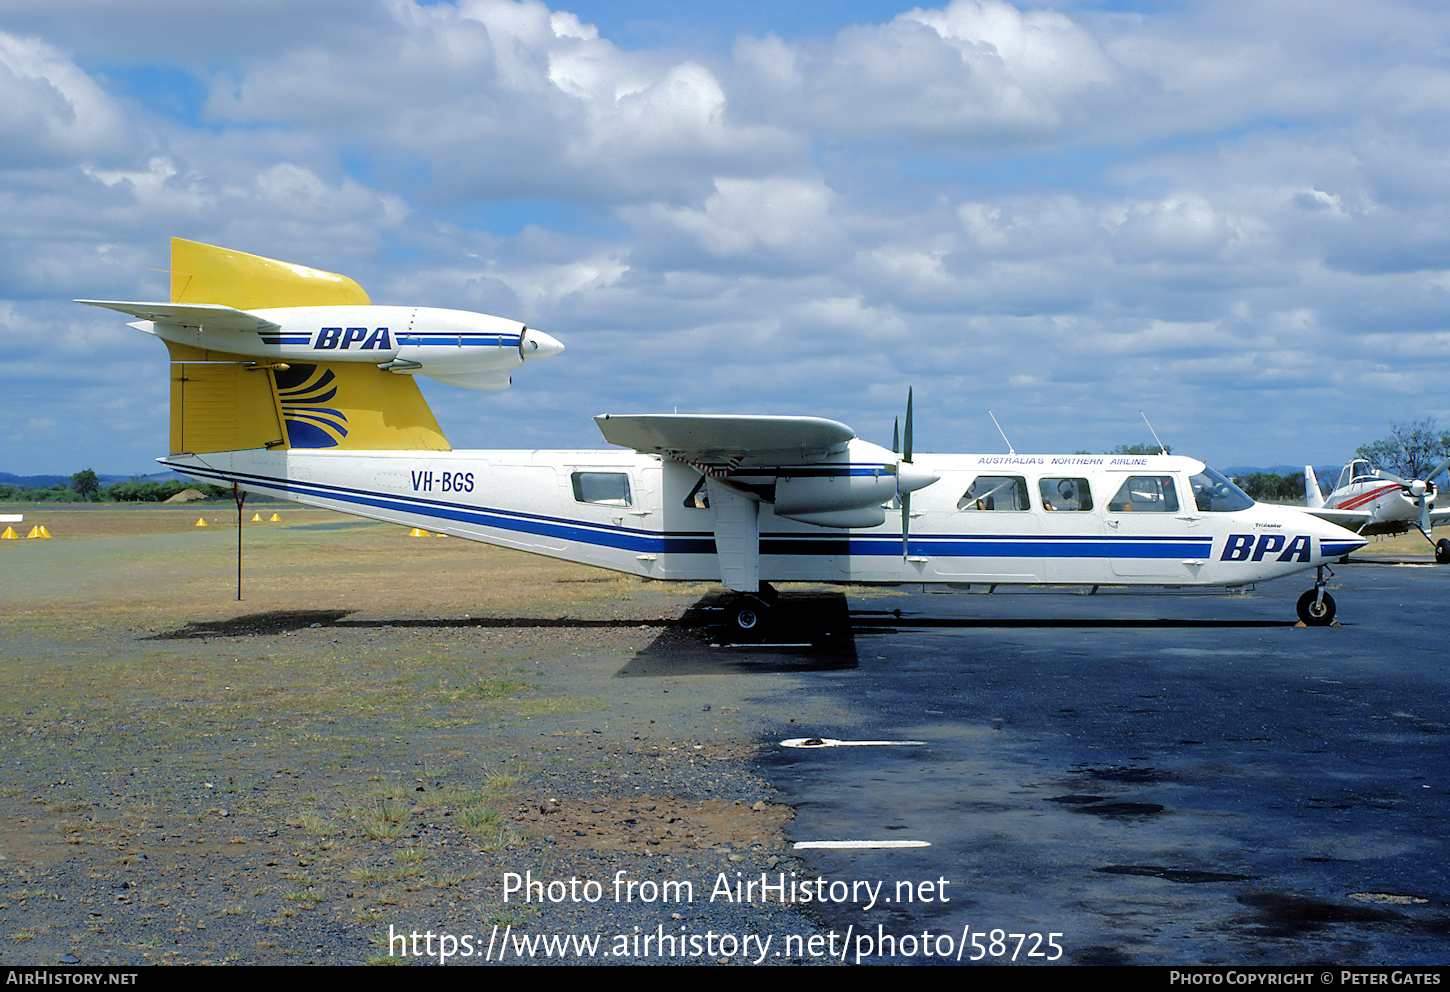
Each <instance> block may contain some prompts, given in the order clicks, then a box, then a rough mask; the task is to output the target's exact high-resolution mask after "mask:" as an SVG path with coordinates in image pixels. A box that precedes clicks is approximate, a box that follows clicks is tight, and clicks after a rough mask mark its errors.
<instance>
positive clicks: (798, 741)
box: [780, 737, 926, 747]
mask: <svg viewBox="0 0 1450 992" xmlns="http://www.w3.org/2000/svg"><path fill="white" fill-rule="evenodd" d="M925 744H926V741H838V740H835V739H834V738H831V737H792V738H791V739H790V740H785V741H781V742H780V746H781V747H921V746H923V745H925Z"/></svg>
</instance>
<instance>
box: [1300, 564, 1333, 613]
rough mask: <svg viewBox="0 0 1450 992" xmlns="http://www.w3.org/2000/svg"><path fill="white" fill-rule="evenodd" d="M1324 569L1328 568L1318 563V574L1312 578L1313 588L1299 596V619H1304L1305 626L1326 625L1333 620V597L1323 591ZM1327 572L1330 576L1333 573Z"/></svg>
mask: <svg viewBox="0 0 1450 992" xmlns="http://www.w3.org/2000/svg"><path fill="white" fill-rule="evenodd" d="M1326 571H1329V570H1328V569H1327V568H1325V567H1324V566H1323V565H1320V566H1319V573H1318V576H1317V577H1316V578H1315V579H1314V588H1313V589H1310V590H1309V591H1308V592H1306V593H1305V594H1304V595H1302V596H1300V597H1299V604H1298V611H1299V619H1300V620H1302V621H1304V626H1306V627H1328V626H1329V625H1330V624H1331V623H1333V622H1334V597H1333V596H1331V595H1329V593H1327V592H1325V591H1324V587H1325V585H1327V584H1328V580H1327V579H1325V577H1324V573H1325V572H1326ZM1329 574H1330V575H1331V576H1332V575H1333V574H1334V573H1333V572H1329Z"/></svg>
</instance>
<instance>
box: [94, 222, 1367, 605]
mask: <svg viewBox="0 0 1450 992" xmlns="http://www.w3.org/2000/svg"><path fill="white" fill-rule="evenodd" d="M171 297H172V299H171V300H170V301H169V302H167V303H127V302H115V301H83V302H88V303H95V304H96V305H100V306H106V307H110V308H112V309H116V310H120V311H122V312H125V313H128V314H131V315H134V316H137V317H140V318H142V320H141V322H140V323H138V324H137V325H134V326H138V327H140V328H141V329H142V330H145V331H147V332H149V333H152V334H154V335H156V336H157V337H159V338H161V339H162V340H164V341H165V342H166V344H167V347H168V349H169V350H170V352H171V362H172V364H171V370H172V371H171V444H170V450H171V454H170V455H168V456H167V457H166V458H163V459H161V461H162V463H163V464H165V465H167V466H168V467H170V468H173V469H175V470H176V471H178V472H182V473H184V474H186V475H189V476H192V477H193V478H197V479H200V480H203V481H206V482H211V483H217V484H223V485H232V484H234V485H236V486H237V487H239V488H240V489H241V490H244V491H247V492H256V493H265V494H268V495H273V496H280V497H283V498H286V499H290V500H294V501H297V502H299V503H306V504H312V505H316V506H323V507H329V508H332V509H337V510H342V511H345V512H348V513H353V514H357V515H359V516H363V517H369V518H373V519H376V520H385V521H390V522H393V523H398V524H402V525H404V526H408V527H419V528H423V529H428V530H432V531H436V532H439V533H443V534H449V535H453V536H456V537H461V538H467V539H470V540H475V541H481V542H484V543H487V544H494V545H500V546H503V547H509V548H516V549H518V550H521V551H529V552H534V553H536V554H542V555H548V556H551V557H555V558H563V559H567V560H570V561H576V562H583V563H586V564H590V565H597V566H599V567H602V568H607V569H613V570H615V571H620V572H627V573H631V574H635V575H639V576H645V577H649V578H655V579H666V580H689V581H702V580H703V581H718V582H722V583H723V584H724V585H725V586H727V587H728V588H729V589H731V590H733V591H735V592H736V593H737V594H738V595H737V597H736V599H735V600H734V605H733V607H732V608H731V610H730V612H729V617H730V621H731V623H732V624H734V625H735V626H736V627H737V628H739V629H740V630H741V631H742V632H749V631H751V630H752V629H759V628H760V627H761V626H762V625H763V621H765V619H766V618H767V617H768V616H769V615H770V612H771V610H772V607H773V603H774V601H775V597H774V592H773V589H772V588H771V586H770V583H771V582H789V581H806V582H829V583H870V584H885V585H890V584H901V583H911V584H917V583H928V584H943V585H950V586H956V587H961V586H970V585H976V584H983V585H1011V584H1051V585H1066V586H1082V587H1095V586H1101V585H1151V586H1165V587H1196V586H1197V587H1203V586H1208V587H1213V586H1217V587H1235V586H1245V585H1250V584H1253V583H1257V582H1263V581H1266V580H1269V579H1274V578H1279V577H1282V576H1286V575H1290V574H1293V573H1295V572H1301V571H1305V570H1309V569H1318V570H1319V572H1318V578H1317V579H1316V580H1315V584H1314V588H1313V589H1311V590H1309V591H1308V592H1306V593H1305V594H1304V595H1303V596H1302V597H1301V598H1300V601H1299V614H1300V617H1301V619H1303V620H1304V621H1305V622H1306V623H1310V624H1324V623H1328V622H1330V620H1331V619H1332V617H1333V615H1334V602H1333V599H1332V598H1331V597H1330V596H1329V595H1328V594H1327V593H1326V592H1325V591H1324V588H1323V586H1324V571H1325V569H1324V566H1326V565H1327V564H1328V563H1330V562H1332V561H1335V560H1337V559H1339V558H1340V557H1342V556H1344V555H1346V554H1348V553H1349V552H1350V551H1352V550H1354V549H1356V548H1358V547H1360V546H1361V545H1363V544H1364V543H1365V541H1364V539H1363V538H1361V537H1358V536H1356V535H1355V534H1352V533H1350V532H1348V531H1346V530H1344V529H1342V528H1340V527H1338V526H1336V525H1334V524H1332V523H1329V522H1327V521H1323V520H1320V519H1317V518H1315V517H1312V516H1309V515H1307V514H1305V513H1304V512H1303V511H1302V510H1294V509H1291V508H1283V507H1274V506H1264V505H1261V504H1257V503H1255V502H1254V501H1253V500H1252V499H1250V498H1249V497H1248V496H1246V495H1244V493H1243V492H1242V491H1240V490H1239V489H1238V488H1236V487H1235V486H1234V485H1233V484H1232V483H1230V482H1229V481H1228V480H1227V479H1225V478H1223V477H1222V476H1221V475H1219V474H1218V473H1217V472H1215V471H1213V470H1212V469H1211V468H1208V467H1207V466H1205V465H1204V464H1203V463H1202V462H1199V461H1196V460H1194V459H1192V458H1185V457H1182V456H1176V455H1154V456H1112V455H1102V456H1092V455H1017V454H1009V455H928V454H921V455H919V456H916V457H913V456H912V451H911V414H910V408H909V406H908V414H907V428H906V436H905V439H904V441H905V443H904V445H903V451H902V452H901V453H897V452H895V451H890V450H887V449H885V448H883V447H880V446H878V445H875V444H872V443H870V442H868V441H865V440H862V439H861V438H859V437H857V436H856V434H855V432H854V431H853V430H852V429H851V428H849V427H847V426H846V425H845V424H841V423H838V422H836V421H833V420H825V419H820V418H814V417H769V416H704V415H688V414H681V415H675V414H646V415H630V416H609V415H605V416H600V417H597V418H596V421H597V423H598V424H599V428H600V430H601V432H602V433H603V435H604V437H605V439H606V440H608V441H609V442H611V443H613V444H615V445H618V446H619V447H618V448H617V449H604V450H591V451H527V450H517V451H515V450H498V451H493V450H489V451H454V450H452V449H451V447H450V445H449V444H448V442H447V439H446V438H445V437H444V435H443V432H442V430H441V429H440V428H439V426H438V423H437V421H436V420H435V419H434V417H433V414H432V411H431V410H429V408H428V406H427V404H426V403H425V402H424V400H423V397H422V394H421V393H420V392H419V391H418V388H417V385H416V384H415V383H414V382H413V379H412V377H413V376H414V375H420V374H421V375H428V376H432V377H433V378H436V379H439V380H441V381H443V382H449V383H453V384H456V385H463V386H471V387H473V388H495V389H496V388H506V387H507V386H508V384H509V382H510V381H511V380H510V373H511V372H512V371H513V370H516V369H518V368H519V367H520V366H522V365H523V364H524V363H525V362H526V361H528V360H530V359H536V358H544V357H548V356H550V355H553V354H557V353H558V352H560V351H562V350H563V346H562V345H561V344H559V342H557V341H556V340H554V339H553V338H551V337H549V336H548V335H546V334H543V333H542V332H539V331H536V330H534V329H532V328H526V327H524V326H523V325H521V324H519V323H518V322H515V321H506V320H503V319H501V318H496V317H490V316H487V315H484V314H470V313H464V312H460V311H449V310H434V309H430V308H421V307H420V308H409V307H374V306H372V304H371V301H370V300H369V299H368V298H367V295H366V294H365V293H364V292H363V291H362V289H361V287H359V286H358V285H357V284H356V283H355V282H353V281H352V280H350V279H347V278H345V277H343V276H338V275H335V274H333V273H328V272H321V271H319V270H315V269H308V268H305V267H302V266H297V265H291V264H288V263H283V262H277V261H273V260H271V259H265V258H261V257H258V256H255V255H248V254H244V253H241V252H236V251H229V250H226V249H221V248H215V247H211V246H208V245H202V244H198V243H195V242H190V241H183V240H181V239H174V240H173V242H172V266H171Z"/></svg>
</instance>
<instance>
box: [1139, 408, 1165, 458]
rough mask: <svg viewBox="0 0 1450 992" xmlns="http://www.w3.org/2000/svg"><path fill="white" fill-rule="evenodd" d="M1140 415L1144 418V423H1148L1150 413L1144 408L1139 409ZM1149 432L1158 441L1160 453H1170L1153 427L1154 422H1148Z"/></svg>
mask: <svg viewBox="0 0 1450 992" xmlns="http://www.w3.org/2000/svg"><path fill="white" fill-rule="evenodd" d="M1138 416H1140V417H1142V418H1143V423H1145V424H1148V415H1147V414H1146V413H1144V412H1143V411H1142V410H1139V411H1138ZM1148 433H1149V434H1152V435H1153V440H1154V441H1157V442H1158V453H1159V454H1160V455H1166V454H1168V449H1167V448H1165V447H1163V442H1162V441H1158V432H1157V431H1155V430H1154V429H1153V425H1152V424H1148Z"/></svg>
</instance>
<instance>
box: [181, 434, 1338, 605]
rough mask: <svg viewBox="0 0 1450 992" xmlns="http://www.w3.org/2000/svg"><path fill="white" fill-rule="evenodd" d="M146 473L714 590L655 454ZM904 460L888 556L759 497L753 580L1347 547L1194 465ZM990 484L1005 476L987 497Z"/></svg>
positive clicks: (257, 459)
mask: <svg viewBox="0 0 1450 992" xmlns="http://www.w3.org/2000/svg"><path fill="white" fill-rule="evenodd" d="M161 461H162V463H163V464H165V465H167V466H169V467H171V468H173V469H175V470H177V471H179V472H183V473H185V474H187V475H190V476H193V477H195V478H197V479H200V480H202V481H206V482H212V483H218V484H230V483H232V482H236V483H237V484H238V485H240V486H241V488H243V489H245V490H247V491H250V492H257V493H265V494H268V495H273V496H280V497H284V498H286V499H290V500H294V501H296V502H299V503H306V504H311V505H315V506H323V507H329V508H332V509H336V510H341V511H344V512H347V513H352V514H356V515H358V516H362V517H369V518H372V519H375V520H383V521H389V522H392V523H397V524H401V525H403V526H407V527H419V528H423V529H426V530H431V531H436V532H439V533H444V534H449V535H453V536H456V537H461V538H467V539H470V540H476V541H481V542H484V543H487V544H494V545H501V546H504V547H509V548H516V549H518V550H520V551H529V552H534V553H536V554H542V555H548V556H551V557H555V558H563V559H567V560H570V561H576V562H582V563H586V564H590V565H597V566H599V567H602V568H608V569H613V570H615V571H620V572H627V573H631V574H635V575H640V576H647V577H650V578H656V579H669V580H696V581H699V580H705V581H719V580H720V578H721V561H720V560H719V558H718V557H717V554H716V531H715V522H714V519H713V515H712V511H711V509H709V508H708V507H707V506H705V505H702V503H703V500H702V499H701V498H700V493H701V491H702V490H701V479H702V476H701V474H700V472H699V471H697V470H696V469H695V468H693V467H691V466H690V465H687V464H683V463H681V462H677V461H674V460H671V459H669V458H661V457H660V456H658V455H642V454H638V453H635V452H633V451H628V450H590V451H514V450H500V451H450V452H395V451H379V452H328V451H295V450H294V451H281V452H268V451H260V450H249V451H234V452H219V453H213V454H207V455H201V456H196V455H172V456H170V457H168V458H164V459H161ZM913 466H914V467H915V468H916V469H917V470H919V471H922V472H930V473H934V474H935V475H937V476H938V477H939V478H938V481H936V482H935V483H932V484H930V485H927V486H925V487H924V488H922V489H919V490H918V491H916V492H915V493H913V494H912V497H911V504H910V516H911V523H910V540H909V549H908V552H907V553H906V554H905V555H904V554H903V548H902V536H901V515H900V512H899V510H891V509H888V510H887V512H886V515H885V522H884V523H881V524H879V525H877V526H872V527H850V528H846V527H835V528H832V527H823V526H817V525H815V524H812V523H805V522H801V521H798V520H789V519H782V518H780V517H778V516H776V514H775V513H774V511H773V507H772V505H771V503H770V502H769V501H768V500H767V499H763V501H762V502H761V504H760V507H759V514H758V519H759V576H760V578H761V579H762V580H765V581H773V582H781V581H811V582H845V583H853V582H854V583H872V584H892V583H917V582H925V583H943V584H952V585H962V584H971V583H994V584H1054V585H1056V584H1064V585H1153V586H1240V585H1246V584H1250V583H1255V582H1261V581H1265V580H1267V579H1272V578H1278V577H1280V576H1284V575H1289V574H1292V573H1294V572H1299V571H1303V570H1305V569H1309V568H1314V567H1316V566H1319V565H1323V564H1326V563H1328V562H1332V561H1335V560H1337V559H1339V558H1340V557H1341V556H1343V555H1345V554H1348V553H1349V552H1350V551H1352V550H1354V549H1356V548H1358V547H1360V546H1361V545H1363V544H1364V540H1363V539H1362V538H1359V537H1357V536H1355V535H1354V534H1352V533H1350V532H1348V531H1346V530H1344V529H1342V528H1340V527H1337V526H1335V525H1333V524H1330V523H1327V522H1325V521H1322V520H1319V519H1317V518H1314V517H1312V516H1309V515H1307V514H1305V513H1303V512H1301V511H1298V510H1295V509H1292V508H1286V507H1277V506H1267V505H1264V504H1258V503H1254V504H1252V505H1249V506H1247V507H1246V508H1243V509H1238V510H1235V511H1231V512H1212V511H1207V510H1204V509H1200V508H1199V507H1198V506H1196V505H1195V500H1194V495H1193V493H1194V490H1193V487H1192V484H1191V483H1190V479H1192V478H1193V477H1194V476H1195V473H1197V472H1200V471H1202V470H1203V464H1202V463H1201V462H1197V461H1195V460H1194V459H1190V458H1185V457H1181V456H1112V455H919V456H917V458H916V459H915V461H914V463H913ZM779 471H780V474H781V476H782V479H784V478H785V477H786V476H788V475H792V474H794V473H796V472H798V471H799V469H798V468H797V469H793V470H789V471H788V470H786V469H781V470H779ZM746 474H748V473H746ZM991 479H1007V480H1016V481H1012V482H1010V483H1004V484H1003V485H1005V486H1007V487H1008V489H1003V488H1002V487H1001V486H994V487H993V488H992V490H991V491H987V490H986V489H985V488H984V487H985V486H986V485H987V483H985V482H983V480H991ZM1141 480H1148V481H1147V482H1143V481H1141ZM1154 480H1156V481H1157V483H1158V485H1159V486H1160V488H1159V490H1158V492H1159V495H1155V494H1154V493H1153V492H1151V491H1150V490H1151V489H1152V485H1151V483H1152V482H1153V481H1154ZM1165 480H1166V482H1165ZM972 487H976V491H972ZM1130 488H1131V489H1132V490H1133V491H1132V499H1127V498H1126V497H1124V494H1126V493H1128V492H1129V490H1130ZM1163 488H1166V489H1167V490H1168V492H1169V493H1170V494H1176V495H1170V496H1168V497H1167V499H1165V498H1164V497H1163V496H1162V495H1161V493H1162V491H1163ZM1008 490H1015V493H1016V495H1015V496H1013V498H1012V500H1011V501H1010V502H1009V499H1008V496H1009V491H1008ZM782 491H784V490H782ZM1089 491H1090V496H1089V495H1088V493H1089ZM1057 494H1062V495H1061V496H1059V495H1057ZM1115 497H1124V499H1122V500H1121V501H1118V502H1115ZM1155 500H1156V502H1155Z"/></svg>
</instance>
